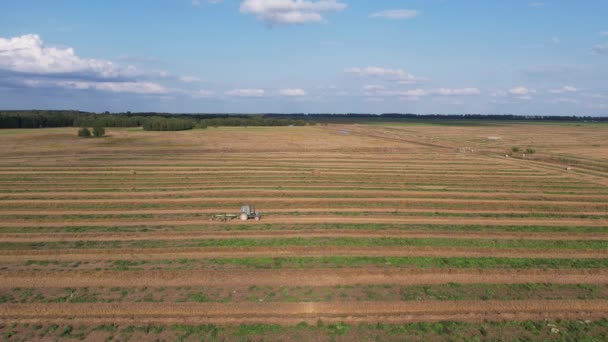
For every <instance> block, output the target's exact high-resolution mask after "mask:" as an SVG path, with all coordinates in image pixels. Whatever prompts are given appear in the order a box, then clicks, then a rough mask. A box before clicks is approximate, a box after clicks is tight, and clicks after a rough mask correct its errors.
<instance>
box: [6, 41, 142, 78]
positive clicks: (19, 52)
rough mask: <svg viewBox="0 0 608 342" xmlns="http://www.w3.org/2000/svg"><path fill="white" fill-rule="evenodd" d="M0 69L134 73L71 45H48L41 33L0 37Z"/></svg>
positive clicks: (109, 75)
mask: <svg viewBox="0 0 608 342" xmlns="http://www.w3.org/2000/svg"><path fill="white" fill-rule="evenodd" d="M0 69H4V70H9V71H14V72H20V73H30V74H69V73H80V74H89V75H91V76H96V77H100V78H114V77H120V76H125V75H130V74H132V73H133V72H134V68H119V67H118V66H116V65H115V64H114V63H112V62H110V61H105V60H100V59H85V58H80V57H78V56H77V55H76V54H75V52H74V49H72V48H70V47H52V46H46V45H45V44H44V42H43V41H42V39H41V38H40V36H38V35H37V34H27V35H23V36H19V37H14V38H9V39H6V38H0Z"/></svg>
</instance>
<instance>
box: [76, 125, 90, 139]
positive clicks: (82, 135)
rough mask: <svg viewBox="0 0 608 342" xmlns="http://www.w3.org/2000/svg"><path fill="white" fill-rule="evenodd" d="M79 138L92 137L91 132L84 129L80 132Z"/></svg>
mask: <svg viewBox="0 0 608 342" xmlns="http://www.w3.org/2000/svg"><path fill="white" fill-rule="evenodd" d="M78 136H79V137H87V138H88V137H90V136H91V131H90V130H89V129H88V128H86V127H82V128H80V129H79V130H78Z"/></svg>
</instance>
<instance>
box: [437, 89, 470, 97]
mask: <svg viewBox="0 0 608 342" xmlns="http://www.w3.org/2000/svg"><path fill="white" fill-rule="evenodd" d="M433 94H436V95H441V96H469V95H479V94H481V91H479V89H477V88H461V89H450V88H439V89H437V90H435V91H434V92H433Z"/></svg>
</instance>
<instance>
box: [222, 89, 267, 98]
mask: <svg viewBox="0 0 608 342" xmlns="http://www.w3.org/2000/svg"><path fill="white" fill-rule="evenodd" d="M226 95H228V96H237V97H262V96H264V95H266V91H265V90H264V89H232V90H230V91H227V92H226Z"/></svg>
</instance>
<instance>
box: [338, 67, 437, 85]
mask: <svg viewBox="0 0 608 342" xmlns="http://www.w3.org/2000/svg"><path fill="white" fill-rule="evenodd" d="M344 72H345V73H347V74H353V75H356V76H360V77H379V78H384V79H387V80H390V81H397V82H398V83H399V84H414V83H420V82H422V81H424V80H425V79H424V78H421V77H416V76H414V75H412V74H410V73H408V72H406V71H404V70H402V69H389V68H381V67H375V66H369V67H365V68H348V69H345V70H344Z"/></svg>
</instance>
